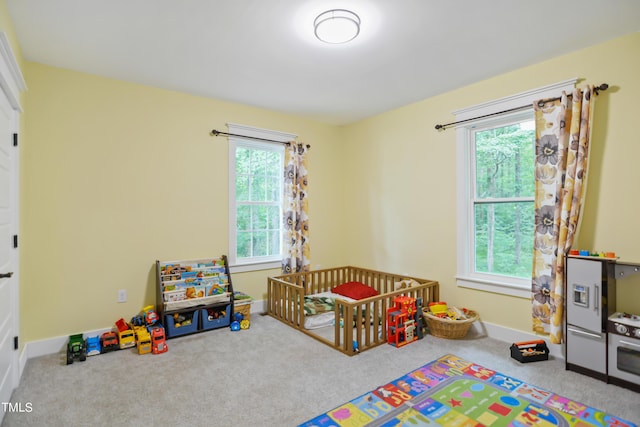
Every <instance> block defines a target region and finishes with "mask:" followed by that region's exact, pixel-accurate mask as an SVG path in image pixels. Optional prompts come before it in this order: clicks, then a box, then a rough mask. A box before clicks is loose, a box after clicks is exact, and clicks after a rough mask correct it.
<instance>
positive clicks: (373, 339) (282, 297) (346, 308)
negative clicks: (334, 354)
mask: <svg viewBox="0 0 640 427" xmlns="http://www.w3.org/2000/svg"><path fill="white" fill-rule="evenodd" d="M407 279H413V280H415V281H416V282H418V285H414V286H411V287H409V288H403V289H397V290H396V287H397V285H396V284H397V283H399V282H401V281H403V280H407ZM347 282H361V283H364V284H365V285H368V286H370V287H372V288H374V289H375V290H376V291H378V293H379V295H377V296H372V297H369V298H365V299H361V300H358V301H354V302H348V301H345V300H342V299H336V300H335V307H334V322H333V326H331V328H333V330H334V334H333V335H334V337H333V339H328V338H326V337H323V336H320V335H318V334H317V333H315V332H313V331H309V330H307V329H306V328H305V326H304V325H305V313H304V309H303V301H304V297H305V295H313V294H319V293H322V292H328V291H331V290H332V289H333V288H334V287H336V286H338V285H341V284H343V283H347ZM401 295H405V296H409V297H412V298H416V299H418V298H420V299H421V301H422V304H423V306H426V305H427V304H428V303H429V302H434V301H439V284H438V282H437V281H434V280H427V279H420V278H416V277H410V276H403V275H398V274H393V273H386V272H381V271H374V270H368V269H364V268H358V267H352V266H348V267H336V268H330V269H322V270H313V271H309V272H305V273H293V274H287V275H283V276H277V277H270V278H269V279H268V285H267V314H268V315H270V316H272V317H274V318H276V319H278V320H280V321H282V322H284V323H285V324H287V325H289V326H291V327H292V328H295V329H297V330H299V331H300V332H303V333H305V334H307V335H309V336H311V337H313V338H315V339H317V340H319V341H321V342H323V343H325V344H327V345H329V346H331V347H333V348H335V349H336V350H339V351H341V352H343V353H344V354H347V355H349V356H353V355H354V354H356V353H359V352H363V351H366V350H369V349H371V348H373V347H376V346H379V345H380V344H385V343H386V342H387V327H386V326H387V325H386V323H387V321H386V313H387V308H389V307H392V306H393V304H394V303H393V299H394V298H395V297H397V296H401ZM344 319H353V325H358V327H347V326H346V325H349V322H345V321H344ZM341 321H342V322H341ZM341 323H343V324H342V325H341Z"/></svg>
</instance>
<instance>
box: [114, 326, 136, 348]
mask: <svg viewBox="0 0 640 427" xmlns="http://www.w3.org/2000/svg"><path fill="white" fill-rule="evenodd" d="M118 342H119V343H120V349H121V350H124V349H125V348H131V347H134V346H135V345H136V336H135V333H134V331H133V329H127V330H124V331H118Z"/></svg>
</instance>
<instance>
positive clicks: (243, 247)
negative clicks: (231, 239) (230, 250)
mask: <svg viewBox="0 0 640 427" xmlns="http://www.w3.org/2000/svg"><path fill="white" fill-rule="evenodd" d="M236 240H237V244H236V246H237V247H236V253H237V257H238V258H248V257H250V256H251V233H247V232H244V231H238V232H237V233H236Z"/></svg>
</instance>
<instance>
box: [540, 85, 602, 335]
mask: <svg viewBox="0 0 640 427" xmlns="http://www.w3.org/2000/svg"><path fill="white" fill-rule="evenodd" d="M592 92H593V87H589V88H586V89H584V91H581V90H579V89H575V90H574V91H573V95H572V96H571V95H570V96H567V94H566V93H565V92H563V93H562V97H561V98H560V99H558V100H547V101H544V100H543V101H536V102H534V109H535V121H536V166H535V176H536V188H535V237H534V257H533V273H532V281H531V286H532V305H533V307H532V308H533V311H532V316H533V330H534V331H536V332H540V333H546V334H549V339H550V341H551V342H552V343H554V344H560V343H562V342H563V341H564V336H563V318H564V300H565V297H564V272H565V271H564V261H565V258H564V256H565V255H566V254H567V253H568V252H569V250H570V248H571V245H572V244H573V241H574V238H575V234H576V232H577V229H578V220H579V218H580V212H581V208H582V206H583V198H584V195H585V189H586V178H587V165H588V158H589V142H590V131H591V125H592V116H593V100H594V98H595V97H593V96H592Z"/></svg>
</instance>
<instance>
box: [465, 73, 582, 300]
mask: <svg viewBox="0 0 640 427" xmlns="http://www.w3.org/2000/svg"><path fill="white" fill-rule="evenodd" d="M574 85H575V80H570V81H566V82H560V83H558V84H556V85H552V86H548V87H545V88H541V89H536V90H534V91H530V92H527V93H524V94H520V95H515V96H513V97H510V98H505V99H503V100H498V101H493V102H491V103H488V104H483V105H481V106H476V107H471V108H468V109H465V110H462V111H459V112H456V120H468V119H470V118H473V117H481V116H486V115H488V114H494V113H497V112H501V111H506V110H512V111H511V112H505V113H500V114H495V115H492V116H490V117H484V118H482V119H476V120H472V121H469V122H466V123H464V124H461V125H458V127H457V157H458V164H457V168H458V188H457V192H458V245H457V247H458V268H457V270H458V272H457V282H458V286H462V287H469V288H473V289H480V290H487V291H491V292H498V293H502V294H508V295H514V296H522V297H526V298H529V297H530V295H531V270H532V264H533V236H534V230H533V227H534V197H535V170H534V168H535V165H534V160H535V123H534V115H533V107H531V108H527V106H528V105H532V104H533V101H535V100H538V99H544V98H551V97H555V96H558V95H559V94H560V92H561V91H562V90H567V91H569V90H572V89H573V87H574ZM518 107H523V108H518ZM514 109H515V111H513V110H514Z"/></svg>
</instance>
